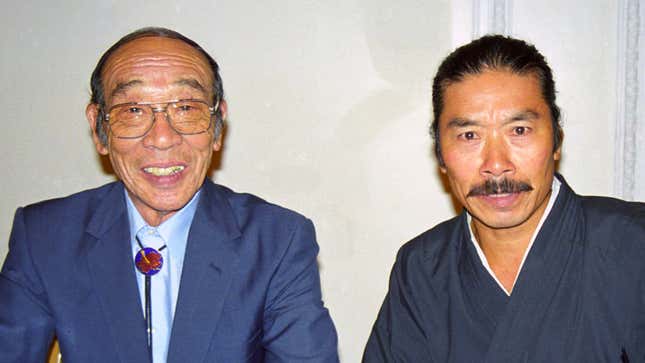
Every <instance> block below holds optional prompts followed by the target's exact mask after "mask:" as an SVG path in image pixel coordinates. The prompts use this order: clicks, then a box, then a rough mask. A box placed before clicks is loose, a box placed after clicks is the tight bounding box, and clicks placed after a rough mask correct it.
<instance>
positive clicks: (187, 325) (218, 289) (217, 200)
mask: <svg viewBox="0 0 645 363" xmlns="http://www.w3.org/2000/svg"><path fill="white" fill-rule="evenodd" d="M239 236H240V231H239V228H238V227H237V223H236V221H235V218H234V215H233V212H232V210H231V207H230V205H229V203H228V200H227V199H226V198H225V197H224V196H223V195H221V192H219V191H218V190H216V187H215V185H213V184H212V183H211V182H210V181H206V182H205V183H204V188H203V190H202V195H201V196H200V200H199V204H198V207H197V211H196V212H195V217H194V219H193V223H192V225H191V228H190V232H189V234H188V243H187V246H186V257H185V258H184V267H183V271H182V275H181V283H180V287H179V296H178V299H177V307H176V311H175V317H174V321H173V327H172V336H171V339H170V347H169V351H168V362H183V361H185V359H186V357H187V356H190V357H191V361H193V362H203V361H204V360H205V357H206V354H207V353H208V348H209V347H210V343H211V341H212V336H213V334H214V332H215V329H216V326H217V322H218V321H219V317H220V315H221V312H222V307H223V305H224V301H225V299H226V295H227V293H228V290H229V287H230V286H231V282H232V279H233V277H234V276H235V272H236V266H237V264H238V260H239V256H238V254H237V252H236V250H235V247H236V245H235V243H234V242H235V240H236V239H237V238H238V237H239Z"/></svg>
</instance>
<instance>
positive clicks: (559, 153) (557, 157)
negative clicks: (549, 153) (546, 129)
mask: <svg viewBox="0 0 645 363" xmlns="http://www.w3.org/2000/svg"><path fill="white" fill-rule="evenodd" d="M563 141H564V132H562V131H560V146H558V149H557V150H556V151H554V152H553V160H560V157H561V156H562V142H563Z"/></svg>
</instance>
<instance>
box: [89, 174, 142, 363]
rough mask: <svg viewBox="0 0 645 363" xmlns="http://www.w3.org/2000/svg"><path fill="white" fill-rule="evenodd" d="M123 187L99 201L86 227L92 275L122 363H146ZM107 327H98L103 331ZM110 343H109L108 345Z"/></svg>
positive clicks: (117, 184) (114, 189) (117, 188)
mask: <svg viewBox="0 0 645 363" xmlns="http://www.w3.org/2000/svg"><path fill="white" fill-rule="evenodd" d="M123 193H124V191H123V184H121V183H116V184H115V185H114V187H113V188H112V189H111V190H110V191H109V192H108V193H107V195H106V196H105V198H104V199H103V200H101V201H100V204H99V205H98V207H97V209H96V212H95V213H94V215H93V216H92V219H91V220H90V223H89V224H88V227H87V230H86V232H87V234H88V238H89V240H90V241H92V242H91V243H90V245H89V247H88V250H87V262H88V268H89V274H90V276H91V278H92V283H93V286H94V287H95V292H96V294H97V296H98V298H99V301H100V305H101V306H100V307H101V310H102V311H103V313H104V319H105V322H106V324H107V326H108V328H109V329H110V332H111V335H112V337H113V338H114V344H115V350H116V351H117V352H118V355H119V357H120V358H121V361H123V362H147V361H149V360H148V352H147V345H146V336H145V324H144V319H143V312H142V308H141V302H140V298H139V293H138V287H137V283H136V276H135V272H134V263H133V262H132V252H131V246H130V232H129V227H128V226H129V222H128V216H127V209H126V205H125V197H124V194H123ZM103 326H104V324H102V323H99V324H98V326H97V328H98V329H101V328H102V327H103ZM106 343H107V342H106Z"/></svg>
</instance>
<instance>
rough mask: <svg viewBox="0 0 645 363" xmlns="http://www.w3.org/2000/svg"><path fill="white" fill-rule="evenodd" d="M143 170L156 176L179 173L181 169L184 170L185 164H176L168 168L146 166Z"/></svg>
mask: <svg viewBox="0 0 645 363" xmlns="http://www.w3.org/2000/svg"><path fill="white" fill-rule="evenodd" d="M143 170H144V171H145V172H146V173H150V174H152V175H155V176H168V175H172V174H177V173H179V172H180V171H182V170H184V166H181V165H176V166H169V167H167V168H157V167H154V166H153V167H149V168H144V169H143Z"/></svg>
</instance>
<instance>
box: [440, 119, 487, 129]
mask: <svg viewBox="0 0 645 363" xmlns="http://www.w3.org/2000/svg"><path fill="white" fill-rule="evenodd" d="M475 125H479V122H477V121H475V120H471V119H467V118H463V117H455V118H453V119H451V120H450V121H448V128H449V129H456V128H460V127H468V126H475Z"/></svg>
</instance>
